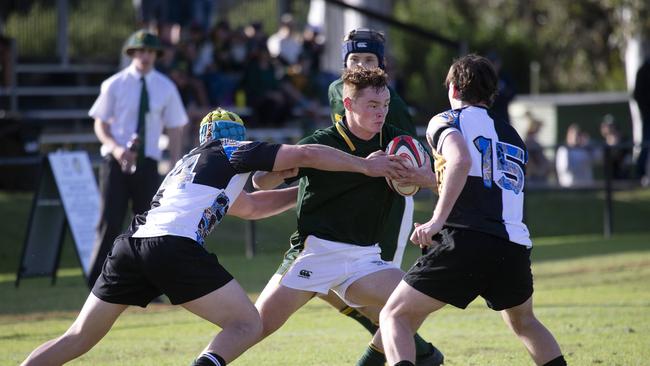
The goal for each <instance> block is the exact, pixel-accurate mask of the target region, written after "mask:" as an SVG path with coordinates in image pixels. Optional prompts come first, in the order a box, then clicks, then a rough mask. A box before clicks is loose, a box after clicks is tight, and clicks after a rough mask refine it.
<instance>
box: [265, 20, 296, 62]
mask: <svg viewBox="0 0 650 366" xmlns="http://www.w3.org/2000/svg"><path fill="white" fill-rule="evenodd" d="M266 46H267V48H268V50H269V54H270V55H271V57H273V58H277V59H278V60H280V62H282V64H284V65H293V64H295V63H297V62H298V57H299V56H300V54H301V53H302V45H301V43H300V42H299V40H298V38H297V37H296V35H295V34H294V22H293V16H292V15H291V14H283V15H282V17H281V19H280V28H278V31H277V32H275V33H273V34H272V35H270V36H269V39H268V40H267V41H266Z"/></svg>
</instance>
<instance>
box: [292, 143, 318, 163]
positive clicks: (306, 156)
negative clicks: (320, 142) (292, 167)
mask: <svg viewBox="0 0 650 366" xmlns="http://www.w3.org/2000/svg"><path fill="white" fill-rule="evenodd" d="M297 147H298V149H296V151H295V155H294V159H295V161H296V167H301V168H302V167H306V168H313V167H314V166H316V165H317V162H318V161H319V154H320V150H319V149H318V148H317V146H316V145H299V146H297Z"/></svg>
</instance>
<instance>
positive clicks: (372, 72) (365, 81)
mask: <svg viewBox="0 0 650 366" xmlns="http://www.w3.org/2000/svg"><path fill="white" fill-rule="evenodd" d="M341 79H343V96H344V97H345V96H349V97H350V98H352V99H354V98H356V97H357V95H359V92H361V91H362V90H363V89H366V88H374V89H375V90H376V91H379V90H381V89H383V88H385V87H387V86H388V74H386V72H385V71H384V70H383V69H381V68H379V67H373V68H372V69H366V68H363V67H353V68H352V69H345V70H343V76H341Z"/></svg>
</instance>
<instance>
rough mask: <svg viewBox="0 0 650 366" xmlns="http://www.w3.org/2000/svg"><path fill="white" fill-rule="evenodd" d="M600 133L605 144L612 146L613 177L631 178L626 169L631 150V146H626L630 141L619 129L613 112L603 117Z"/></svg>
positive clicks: (610, 157) (610, 156)
mask: <svg viewBox="0 0 650 366" xmlns="http://www.w3.org/2000/svg"><path fill="white" fill-rule="evenodd" d="M600 134H601V135H602V136H603V140H604V141H605V144H606V145H607V146H608V147H609V148H610V155H609V159H610V162H611V168H612V178H614V179H627V178H629V176H628V172H627V169H626V160H627V157H628V156H629V154H630V153H631V151H630V148H629V146H626V144H627V142H628V141H626V140H625V138H624V137H623V135H622V134H621V132H620V131H619V129H618V127H617V126H616V123H615V122H614V117H613V116H612V115H611V114H607V115H605V117H603V121H602V122H601V123H600ZM605 163H606V162H605Z"/></svg>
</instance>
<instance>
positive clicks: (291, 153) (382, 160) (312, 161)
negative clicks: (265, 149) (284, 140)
mask: <svg viewBox="0 0 650 366" xmlns="http://www.w3.org/2000/svg"><path fill="white" fill-rule="evenodd" d="M401 159H402V158H401V157H399V156H395V155H386V154H385V153H377V154H371V155H369V156H368V157H367V158H365V159H364V158H360V157H357V156H354V155H350V154H347V153H345V152H343V151H340V150H337V149H335V148H332V147H329V146H325V145H318V144H307V145H282V146H281V147H280V150H278V154H277V156H276V158H275V164H274V165H273V171H281V170H287V169H291V168H296V167H298V168H314V169H320V170H328V171H346V172H355V173H362V174H365V175H368V176H371V177H390V178H397V177H399V174H398V170H400V169H401V168H402V165H401V164H400V160H401Z"/></svg>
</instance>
